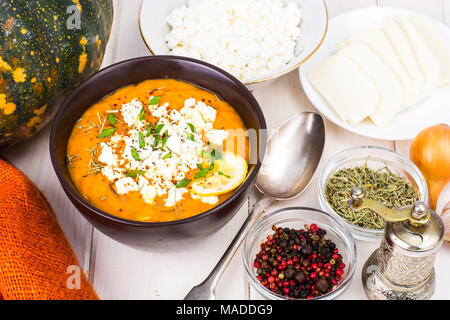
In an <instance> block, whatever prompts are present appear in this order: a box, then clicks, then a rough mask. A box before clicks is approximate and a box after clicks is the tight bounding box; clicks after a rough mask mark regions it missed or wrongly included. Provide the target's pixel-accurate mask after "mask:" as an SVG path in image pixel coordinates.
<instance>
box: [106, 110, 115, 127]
mask: <svg viewBox="0 0 450 320" xmlns="http://www.w3.org/2000/svg"><path fill="white" fill-rule="evenodd" d="M108 121H109V123H111V125H112V126H115V125H116V122H117V119H116V115H115V114H114V113H110V114H108Z"/></svg>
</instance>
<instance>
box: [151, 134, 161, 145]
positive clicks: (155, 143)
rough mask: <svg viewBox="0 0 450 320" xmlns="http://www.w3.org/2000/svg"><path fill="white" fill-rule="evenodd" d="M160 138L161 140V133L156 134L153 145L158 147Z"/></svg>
mask: <svg viewBox="0 0 450 320" xmlns="http://www.w3.org/2000/svg"><path fill="white" fill-rule="evenodd" d="M159 140H161V136H160V135H159V134H156V135H155V141H154V142H153V146H154V147H155V148H156V147H157V146H158V144H159Z"/></svg>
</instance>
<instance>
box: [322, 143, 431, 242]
mask: <svg viewBox="0 0 450 320" xmlns="http://www.w3.org/2000/svg"><path fill="white" fill-rule="evenodd" d="M354 187H361V188H363V189H364V190H365V191H366V196H367V197H368V198H371V199H374V200H377V201H379V202H381V203H383V204H384V205H385V206H388V207H390V208H399V207H402V206H406V205H410V204H413V203H414V202H415V201H417V200H421V201H424V202H425V203H428V188H427V184H426V181H425V178H424V177H423V175H422V173H421V172H420V170H419V169H418V168H417V167H416V166H415V165H414V164H413V163H412V162H411V161H410V160H409V159H407V158H406V157H404V156H403V155H401V154H399V153H397V152H395V151H393V150H389V149H386V148H382V147H375V146H361V147H354V148H350V149H347V150H344V151H342V152H340V153H338V154H337V155H335V156H334V157H333V158H332V159H330V160H329V161H328V163H327V164H326V165H325V168H324V170H323V171H322V174H321V177H320V180H319V203H320V206H321V208H322V210H324V211H326V212H328V213H330V214H332V215H334V216H336V217H337V218H338V219H341V220H342V221H344V223H345V224H346V225H347V226H348V227H349V228H350V230H351V231H352V232H353V235H354V236H355V238H357V239H360V240H365V241H372V240H373V241H377V240H379V239H381V238H382V236H383V232H384V226H385V223H386V222H385V220H384V219H383V218H381V217H380V216H378V215H377V214H376V213H374V212H372V211H371V210H369V209H365V210H362V211H360V212H355V211H353V210H352V209H350V207H349V205H348V201H349V199H350V193H351V190H352V188H354Z"/></svg>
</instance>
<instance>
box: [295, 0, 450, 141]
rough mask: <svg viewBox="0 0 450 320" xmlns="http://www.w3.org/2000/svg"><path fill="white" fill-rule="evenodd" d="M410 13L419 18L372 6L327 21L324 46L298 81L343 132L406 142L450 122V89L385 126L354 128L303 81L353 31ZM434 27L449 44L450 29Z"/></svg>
mask: <svg viewBox="0 0 450 320" xmlns="http://www.w3.org/2000/svg"><path fill="white" fill-rule="evenodd" d="M411 14H413V15H419V14H417V13H416V12H413V11H409V10H403V9H394V8H378V7H371V8H367V9H361V10H355V11H350V12H347V13H345V14H342V15H340V16H337V17H335V18H333V19H331V20H330V22H329V30H328V34H327V36H326V38H325V41H324V43H323V44H322V46H321V47H320V48H319V50H318V51H317V52H316V53H315V54H314V55H313V56H312V57H311V58H310V59H309V60H308V61H306V62H305V63H304V64H303V65H302V66H301V67H300V70H299V74H300V81H301V83H302V86H303V89H304V91H305V93H306V96H307V97H308V99H309V100H310V101H311V103H312V104H313V105H314V106H315V107H316V108H317V110H319V111H320V112H321V113H322V114H323V115H324V116H325V117H327V118H328V119H329V120H331V121H332V122H334V123H335V124H337V125H338V126H340V127H342V128H344V129H347V130H349V131H352V132H354V133H357V134H360V135H363V136H366V137H370V138H375V139H382V140H409V139H413V138H414V137H415V136H416V135H417V134H418V133H419V132H420V131H421V130H423V129H425V128H427V127H430V126H432V125H435V124H438V123H450V86H447V87H445V88H440V89H436V90H434V91H433V93H432V95H431V96H430V97H429V98H427V99H426V100H424V101H422V102H421V103H419V104H417V105H415V106H412V107H410V108H408V109H406V110H404V111H403V112H401V113H399V114H397V115H396V116H395V118H394V120H392V121H391V122H390V123H389V124H388V125H387V126H384V127H377V126H375V124H373V122H371V121H370V120H368V119H366V120H364V121H363V122H361V123H359V124H356V125H354V124H349V123H346V122H344V121H342V119H341V118H340V117H339V116H338V115H337V114H336V112H335V111H334V110H333V109H332V108H331V106H330V105H329V104H328V102H327V101H325V99H323V97H322V96H321V95H320V94H319V93H318V92H317V91H316V90H315V88H314V87H313V86H312V85H311V84H310V83H309V81H308V80H307V79H306V75H307V74H308V72H309V71H310V70H312V69H314V68H315V67H317V66H318V65H319V64H320V63H321V62H322V61H323V60H325V58H327V57H328V56H330V55H332V54H334V53H335V52H336V45H337V44H338V43H339V42H341V41H344V40H345V39H346V38H347V37H348V36H350V34H351V33H352V32H353V31H355V30H357V29H359V28H362V27H365V26H368V25H370V24H372V23H374V22H375V21H378V20H381V19H383V18H388V17H392V16H397V15H411ZM436 25H437V27H438V28H439V30H440V31H441V32H442V33H443V34H444V35H445V36H446V37H447V38H448V39H449V42H450V29H449V28H448V27H446V26H444V25H443V24H441V23H438V22H436ZM449 59H450V57H449ZM349 94H350V93H349Z"/></svg>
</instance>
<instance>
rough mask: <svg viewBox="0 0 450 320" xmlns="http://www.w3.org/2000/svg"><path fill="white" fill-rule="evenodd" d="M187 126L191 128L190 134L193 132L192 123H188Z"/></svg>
mask: <svg viewBox="0 0 450 320" xmlns="http://www.w3.org/2000/svg"><path fill="white" fill-rule="evenodd" d="M187 125H188V126H189V128H191V131H192V132H195V127H194V125H193V124H192V123H188V124H187Z"/></svg>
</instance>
